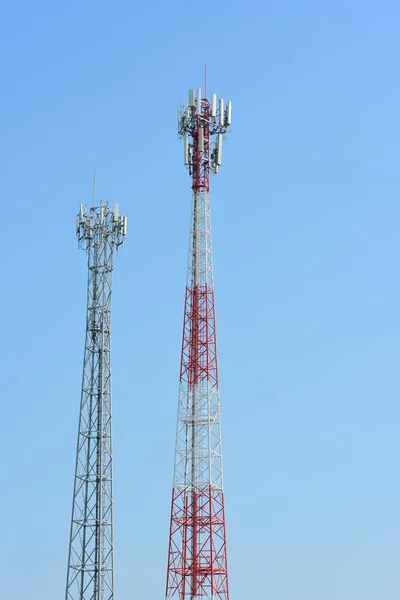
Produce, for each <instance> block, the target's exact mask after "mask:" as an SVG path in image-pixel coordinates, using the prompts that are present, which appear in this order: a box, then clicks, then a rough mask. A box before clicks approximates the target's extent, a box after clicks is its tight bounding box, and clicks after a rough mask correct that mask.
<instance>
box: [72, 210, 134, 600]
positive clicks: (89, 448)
mask: <svg viewBox="0 0 400 600" xmlns="http://www.w3.org/2000/svg"><path fill="white" fill-rule="evenodd" d="M126 224H127V221H126V217H124V216H119V214H118V204H115V206H114V210H110V209H109V207H108V206H107V205H106V204H103V203H102V202H100V206H98V207H96V206H93V207H92V208H90V210H89V212H88V213H87V212H86V206H84V205H82V204H81V206H80V211H79V214H78V216H77V218H76V232H77V238H78V243H79V247H80V248H83V249H84V250H86V252H87V256H88V290H87V313H86V339H85V350H84V359H83V377H82V393H81V404H80V416H79V432H78V444H77V452H76V465H75V485H74V494H73V504H72V519H71V534H70V545H69V556H68V571H67V586H66V594H65V599H66V600H113V599H114V581H113V580H114V571H113V566H114V565H113V544H114V542H113V499H112V446H111V417H112V410H111V355H110V352H111V291H112V271H113V258H114V252H115V251H116V250H117V249H118V247H119V246H121V244H123V242H124V238H125V235H126Z"/></svg>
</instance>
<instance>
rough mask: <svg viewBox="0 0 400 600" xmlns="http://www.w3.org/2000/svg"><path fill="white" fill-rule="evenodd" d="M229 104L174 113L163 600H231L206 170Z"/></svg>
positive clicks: (196, 93)
mask: <svg viewBox="0 0 400 600" xmlns="http://www.w3.org/2000/svg"><path fill="white" fill-rule="evenodd" d="M230 125H231V103H230V102H228V103H227V105H226V106H224V101H223V99H220V100H219V102H218V103H217V97H216V94H212V100H211V104H210V102H209V101H208V100H207V98H202V96H201V90H200V89H198V90H190V91H189V98H188V102H187V104H185V105H183V106H181V107H180V109H179V111H178V132H179V135H180V137H181V138H183V142H184V162H185V165H186V166H187V167H188V169H189V174H190V176H191V178H192V212H191V223H190V241H189V264H188V272H187V281H186V295H185V311H184V324H183V340H182V353H181V369H180V389H179V401H178V418H177V433H176V446H175V468H174V481H173V491H172V506H171V524H170V538H169V552H168V573H167V585H166V598H167V599H169V598H172V597H174V596H175V598H176V600H198V599H201V600H204V599H206V600H229V591H228V566H227V557H226V530H225V508H224V491H223V473H222V449H221V429H220V399H219V390H218V362H217V344H216V324H215V305H214V281H213V264H212V242H211V217H210V197H209V191H210V172H211V171H212V172H213V173H215V174H216V173H217V172H218V168H219V166H220V165H221V158H222V140H223V137H225V136H226V134H227V131H228V129H229V127H230Z"/></svg>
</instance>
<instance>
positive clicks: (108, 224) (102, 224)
mask: <svg viewBox="0 0 400 600" xmlns="http://www.w3.org/2000/svg"><path fill="white" fill-rule="evenodd" d="M86 210H87V208H86V204H81V205H80V208H79V213H78V214H77V216H76V237H77V239H78V244H79V246H80V247H81V248H83V249H84V250H88V249H89V247H90V246H91V245H92V242H93V241H94V240H95V239H97V238H98V237H99V236H100V237H102V238H107V239H108V241H109V243H110V244H112V245H114V246H115V247H116V248H117V249H118V248H119V246H121V245H122V244H123V243H124V241H125V237H126V232H127V218H126V217H125V216H124V215H120V214H119V204H114V208H113V210H111V209H110V208H109V206H108V204H107V203H103V202H102V201H101V200H100V206H92V207H91V208H90V209H89V212H86Z"/></svg>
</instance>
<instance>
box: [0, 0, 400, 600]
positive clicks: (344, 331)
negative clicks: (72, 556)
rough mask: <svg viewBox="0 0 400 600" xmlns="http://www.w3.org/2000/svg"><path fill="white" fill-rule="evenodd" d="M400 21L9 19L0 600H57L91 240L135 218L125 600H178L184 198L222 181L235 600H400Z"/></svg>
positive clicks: (120, 564)
mask: <svg viewBox="0 0 400 600" xmlns="http://www.w3.org/2000/svg"><path fill="white" fill-rule="evenodd" d="M399 23H400V5H399V3H398V2H397V1H395V0H393V1H388V0H381V1H380V2H378V1H376V2H373V1H369V0H365V1H361V0H359V1H355V0H338V1H337V2H331V3H328V2H323V1H321V0H303V1H298V2H296V1H294V0H292V1H289V0H279V1H278V0H274V1H268V0H267V1H265V2H264V1H255V0H249V1H248V2H243V1H242V2H238V1H235V0H232V2H224V3H218V2H214V3H210V2H204V3H203V4H201V3H199V2H194V3H193V2H192V3H188V2H183V1H177V2H161V1H158V2H153V3H151V2H147V3H143V4H142V3H135V2H132V0H129V1H125V0H116V1H115V2H113V3H112V2H103V1H102V0H98V1H97V2H94V1H92V0H87V1H85V2H82V1H80V2H78V1H76V0H71V1H69V2H54V1H53V2H50V1H49V0H36V2H28V1H27V0H13V1H11V0H8V1H7V0H3V1H2V2H1V5H0V61H1V71H0V72H1V93H0V115H1V116H0V140H1V143H0V165H1V166H0V171H1V179H0V181H1V195H2V236H1V240H2V246H3V248H2V267H1V282H2V283H1V286H2V293H1V297H0V303H1V305H0V308H1V314H2V324H1V341H2V343H1V382H2V393H1V396H2V419H1V420H2V427H1V429H2V434H1V436H0V450H1V456H2V463H1V484H2V493H1V495H0V514H1V515H2V526H1V536H0V539H1V542H0V565H1V567H0V571H1V586H0V600H11V599H15V600H22V599H26V598H29V600H54V599H55V598H63V596H64V593H65V592H64V589H65V574H66V563H67V551H68V536H69V526H70V510H71V499H72V485H73V469H74V458H75V457H74V452H75V445H76V433H77V424H78V407H79V396H80V383H81V365H82V352H83V342H84V333H85V332H84V328H85V310H86V256H85V254H84V253H83V252H82V251H78V249H77V245H76V241H75V214H76V212H77V210H78V207H79V204H80V203H81V202H84V203H85V202H86V203H90V202H91V194H92V177H93V172H94V169H95V168H96V169H97V182H98V186H97V190H98V197H102V198H104V199H106V200H108V201H109V202H110V203H113V202H115V201H118V202H120V207H121V210H122V211H123V212H125V213H126V214H127V215H128V220H129V222H128V239H127V242H126V248H125V251H124V253H123V254H121V255H119V256H118V258H117V260H116V264H115V272H114V299H113V377H114V459H115V472H114V476H115V489H114V494H115V575H116V600H128V599H133V600H134V599H139V598H140V600H156V599H160V600H162V599H163V598H164V589H165V575H166V559H167V543H168V530H169V511H170V498H171V483H172V468H173V451H174V440H175V417H176V406H177V394H178V372H179V353H180V344H181V331H182V318H183V300H184V285H185V277H186V261H187V241H188V229H189V211H190V196H191V190H190V179H189V177H188V175H187V173H186V172H185V168H184V166H183V160H182V157H183V152H182V147H181V144H180V143H179V141H178V138H177V131H176V109H177V106H178V105H179V103H180V102H181V101H184V100H185V98H186V95H187V90H188V88H190V87H198V86H202V84H203V67H204V62H205V61H207V65H208V74H209V76H208V89H209V91H210V92H212V91H216V92H217V93H218V95H219V96H223V97H224V98H230V99H231V100H232V102H233V126H232V132H231V135H230V137H229V140H228V142H227V143H226V145H225V150H224V164H223V166H222V168H221V170H220V174H219V175H218V177H217V178H214V179H213V180H212V191H211V194H212V217H213V234H214V265H215V280H216V302H217V320H218V342H219V356H220V381H221V400H222V420H223V444H224V466H225V487H226V511H227V520H228V523H227V526H228V555H229V568H230V588H231V599H232V600H249V599H257V600H264V599H266V600H267V599H269V598H270V599H273V600H294V599H296V600H321V598H323V599H324V600H354V599H355V598H357V599H361V598H362V600H382V599H385V600H392V599H395V598H397V597H398V596H399V593H400V578H399V560H400V518H399V506H400V483H399V452H400V441H399V418H400V410H399V406H400V403H399V393H400V389H399V387H400V386H399V377H398V373H399V362H400V352H399V339H400V327H399V307H400V286H399V271H400V243H399V239H400V222H399V221H400V176H399V173H400V169H399V162H400V156H399V140H400V79H399V55H400V38H399Z"/></svg>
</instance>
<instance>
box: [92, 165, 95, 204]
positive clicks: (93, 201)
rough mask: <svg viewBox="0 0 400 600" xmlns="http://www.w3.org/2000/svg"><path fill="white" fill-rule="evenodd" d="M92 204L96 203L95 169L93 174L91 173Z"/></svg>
mask: <svg viewBox="0 0 400 600" xmlns="http://www.w3.org/2000/svg"><path fill="white" fill-rule="evenodd" d="M92 204H93V206H95V205H96V169H95V170H94V175H93V199H92Z"/></svg>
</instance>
